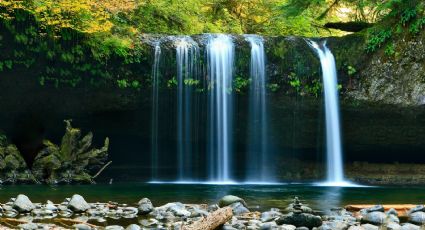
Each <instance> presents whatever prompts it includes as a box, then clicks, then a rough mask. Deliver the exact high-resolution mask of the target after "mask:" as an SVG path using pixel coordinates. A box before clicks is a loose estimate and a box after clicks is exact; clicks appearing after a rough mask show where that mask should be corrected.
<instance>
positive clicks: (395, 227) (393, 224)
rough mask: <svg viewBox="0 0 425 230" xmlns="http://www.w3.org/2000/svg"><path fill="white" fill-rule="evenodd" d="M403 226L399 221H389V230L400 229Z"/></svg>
mask: <svg viewBox="0 0 425 230" xmlns="http://www.w3.org/2000/svg"><path fill="white" fill-rule="evenodd" d="M400 229H401V226H400V225H399V224H398V223H388V225H387V230H400Z"/></svg>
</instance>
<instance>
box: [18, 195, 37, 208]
mask: <svg viewBox="0 0 425 230" xmlns="http://www.w3.org/2000/svg"><path fill="white" fill-rule="evenodd" d="M12 206H13V208H14V209H16V210H17V211H18V212H31V211H32V210H33V209H35V205H34V204H33V203H32V202H31V201H30V199H29V198H28V197H27V196H25V195H23V194H19V195H18V196H17V197H16V199H15V201H14V202H13V205H12Z"/></svg>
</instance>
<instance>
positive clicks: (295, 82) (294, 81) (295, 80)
mask: <svg viewBox="0 0 425 230" xmlns="http://www.w3.org/2000/svg"><path fill="white" fill-rule="evenodd" d="M288 78H289V85H291V86H292V87H293V88H294V89H295V90H296V91H297V92H299V91H300V89H301V80H300V78H299V77H298V76H297V75H296V74H295V73H293V72H291V73H290V74H289V76H288Z"/></svg>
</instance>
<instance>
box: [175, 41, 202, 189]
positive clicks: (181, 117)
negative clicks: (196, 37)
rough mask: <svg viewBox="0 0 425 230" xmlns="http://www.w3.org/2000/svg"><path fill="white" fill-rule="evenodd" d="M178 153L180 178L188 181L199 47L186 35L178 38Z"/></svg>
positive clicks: (190, 168) (190, 172)
mask: <svg viewBox="0 0 425 230" xmlns="http://www.w3.org/2000/svg"><path fill="white" fill-rule="evenodd" d="M175 46H176V61H177V153H178V173H179V174H178V179H179V181H188V180H192V179H193V175H192V158H193V156H192V123H193V114H194V113H195V112H196V111H195V110H194V109H192V107H193V104H195V103H194V100H193V97H192V95H193V90H192V89H193V86H192V85H193V84H195V83H197V82H198V81H199V80H198V75H199V74H198V67H197V65H198V63H199V57H200V55H199V47H198V45H197V44H196V42H195V41H193V40H192V38H190V37H188V36H185V37H180V38H177V40H176V41H175Z"/></svg>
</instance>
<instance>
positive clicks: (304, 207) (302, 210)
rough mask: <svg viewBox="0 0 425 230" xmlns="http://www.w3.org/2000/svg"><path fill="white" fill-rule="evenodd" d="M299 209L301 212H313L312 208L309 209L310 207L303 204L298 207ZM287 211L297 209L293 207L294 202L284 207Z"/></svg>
mask: <svg viewBox="0 0 425 230" xmlns="http://www.w3.org/2000/svg"><path fill="white" fill-rule="evenodd" d="M299 210H301V212H303V213H313V209H311V208H310V207H307V206H305V205H301V207H300V208H299ZM286 211H287V212H295V211H298V209H296V208H294V204H290V205H289V206H288V207H287V208H286Z"/></svg>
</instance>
